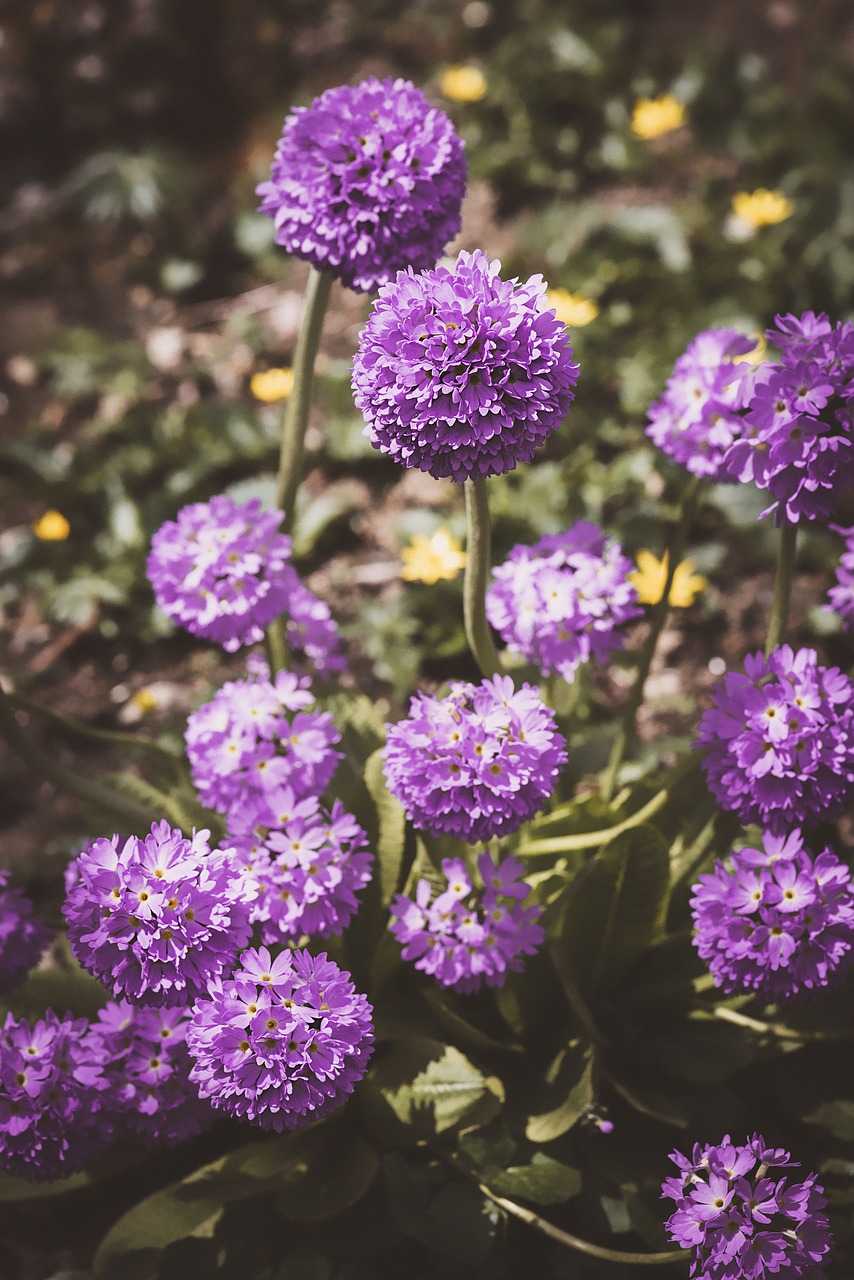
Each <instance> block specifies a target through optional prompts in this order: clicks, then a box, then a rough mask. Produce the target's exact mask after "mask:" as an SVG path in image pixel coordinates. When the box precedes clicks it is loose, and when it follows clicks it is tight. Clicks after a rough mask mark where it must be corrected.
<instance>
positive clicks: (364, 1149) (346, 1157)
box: [276, 1127, 379, 1222]
mask: <svg viewBox="0 0 854 1280" xmlns="http://www.w3.org/2000/svg"><path fill="white" fill-rule="evenodd" d="M309 1132H310V1133H311V1134H312V1136H313V1138H314V1141H313V1143H312V1149H311V1151H310V1153H307V1154H308V1159H307V1161H306V1164H305V1166H304V1168H303V1169H301V1170H300V1171H299V1176H293V1177H291V1178H288V1179H286V1186H285V1189H284V1190H283V1191H282V1192H281V1194H280V1195H279V1197H278V1199H277V1201H276V1203H277V1205H278V1208H279V1212H280V1213H282V1214H284V1216H285V1217H286V1218H297V1219H299V1220H301V1221H304V1222H321V1221H323V1219H324V1218H334V1217H335V1216H336V1214H339V1213H343V1212H344V1210H345V1209H349V1208H350V1207H351V1206H352V1205H354V1204H356V1203H357V1202H358V1201H359V1200H361V1198H362V1196H363V1195H364V1194H365V1192H366V1191H367V1190H368V1188H369V1187H370V1185H371V1183H372V1182H373V1180H374V1178H375V1176H376V1173H377V1170H378V1168H379V1160H378V1159H377V1153H376V1151H375V1149H374V1147H373V1146H372V1145H371V1143H369V1142H367V1141H366V1140H365V1139H364V1138H363V1137H362V1136H361V1135H360V1134H358V1133H356V1132H354V1131H353V1130H352V1129H345V1128H338V1127H336V1128H329V1129H317V1130H311V1131H309Z"/></svg>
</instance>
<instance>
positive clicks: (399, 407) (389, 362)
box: [353, 250, 578, 482]
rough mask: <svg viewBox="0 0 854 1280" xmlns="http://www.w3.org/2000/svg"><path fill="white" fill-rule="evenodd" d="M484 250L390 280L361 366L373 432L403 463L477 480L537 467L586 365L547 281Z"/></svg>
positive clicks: (356, 387) (358, 389)
mask: <svg viewBox="0 0 854 1280" xmlns="http://www.w3.org/2000/svg"><path fill="white" fill-rule="evenodd" d="M500 269H501V264H500V262H490V261H489V259H488V258H487V257H486V256H485V255H484V254H483V253H481V252H480V250H475V252H474V253H466V252H463V253H461V254H460V255H459V257H458V258H457V260H456V262H455V263H454V264H453V266H452V267H450V268H449V267H445V266H439V267H437V268H436V269H435V270H434V271H424V272H422V273H421V274H420V275H416V274H415V273H414V272H413V271H402V272H400V274H399V275H398V276H397V278H396V279H395V280H394V282H393V283H391V284H387V285H385V286H384V287H383V288H382V289H381V290H380V294H379V298H378V299H377V301H376V302H375V303H374V308H373V311H372V312H371V315H370V316H369V318H368V321H367V324H366V325H365V327H364V328H363V330H362V333H361V337H360V340H359V349H358V351H357V353H356V357H355V359H354V361H353V397H354V400H355V402H356V406H357V408H359V409H360V410H361V411H362V414H363V416H364V418H365V422H366V424H367V425H366V426H365V432H364V434H365V435H366V436H367V438H368V439H369V440H370V442H371V444H373V445H374V446H375V447H376V448H377V449H379V450H380V451H381V452H382V453H387V454H388V455H389V456H390V457H391V458H393V459H394V461H395V462H399V463H401V464H402V465H403V466H404V467H419V468H420V469H421V470H422V471H427V472H429V473H430V475H432V476H435V477H436V478H437V479H442V478H444V477H450V478H451V479H452V480H456V481H459V482H462V481H464V480H478V479H481V478H483V477H485V476H490V475H498V474H501V473H502V472H505V471H512V470H513V468H514V467H515V466H516V464H517V463H518V462H530V461H531V459H532V458H533V456H534V451H535V449H536V448H537V446H538V445H541V444H542V443H543V442H544V441H545V440H546V439H548V437H549V436H550V435H551V434H552V432H553V431H555V430H557V428H558V427H559V426H560V424H561V422H562V421H563V419H564V417H565V416H566V414H567V412H568V410H569V406H570V404H571V403H572V401H573V398H574V395H575V390H574V388H575V383H576V381H577V378H578V365H577V364H575V363H574V362H573V359H572V347H571V346H570V342H569V337H568V334H567V331H566V327H565V326H564V325H563V324H562V322H561V321H560V320H558V319H557V318H556V316H555V313H554V310H550V309H549V306H548V302H547V301H546V298H545V291H546V286H545V284H544V282H543V279H542V277H541V276H532V277H531V279H530V280H528V281H527V282H526V283H525V284H520V283H519V281H518V280H502V279H501V277H500V275H499V271H500Z"/></svg>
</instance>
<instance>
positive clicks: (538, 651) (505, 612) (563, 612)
mask: <svg viewBox="0 0 854 1280" xmlns="http://www.w3.org/2000/svg"><path fill="white" fill-rule="evenodd" d="M634 567H635V566H634V565H633V563H632V562H631V560H627V559H626V557H625V556H624V555H623V554H622V552H621V550H620V548H619V546H618V545H617V544H616V543H615V542H609V541H608V539H607V537H606V535H605V533H604V532H603V531H602V530H601V529H600V528H599V527H598V526H597V525H595V524H591V523H590V522H589V521H587V520H578V521H576V523H575V524H574V525H572V526H571V528H569V529H567V531H566V533H558V534H554V535H551V534H549V535H547V536H546V537H544V538H541V539H540V541H539V542H537V543H535V544H534V546H532V547H525V546H517V547H514V548H513V550H512V551H511V552H510V555H509V557H508V559H507V560H506V562H505V563H504V564H502V565H498V566H497V568H495V569H493V571H492V573H493V577H494V579H495V581H494V583H493V584H492V586H491V587H490V588H489V590H488V591H487V593H486V616H487V618H488V619H489V621H490V622H491V623H492V625H493V627H495V629H496V631H498V632H499V633H500V635H501V637H502V639H503V640H504V641H505V643H506V644H509V645H511V646H512V647H513V648H514V649H517V650H518V651H519V652H520V653H521V654H523V655H524V657H526V658H527V659H528V660H529V661H530V662H533V663H535V664H536V665H537V666H538V667H539V668H540V670H541V671H542V672H544V673H545V674H550V673H552V672H555V671H556V672H557V673H558V674H559V675H561V676H563V678H564V679H565V680H572V679H573V677H574V675H575V672H576V671H577V669H578V667H579V666H580V665H581V663H582V662H587V661H588V660H589V659H590V658H594V659H595V660H596V661H597V662H606V661H607V660H608V658H609V657H610V656H611V654H612V653H613V652H614V650H615V649H617V648H619V646H620V645H621V644H622V640H623V637H622V636H621V635H620V633H619V632H618V631H617V627H619V626H621V625H622V624H623V623H624V622H628V621H629V620H630V619H631V618H636V617H637V616H638V615H639V614H640V613H641V612H642V610H641V609H639V608H638V606H637V591H636V590H635V588H634V586H633V585H632V583H631V582H629V580H628V575H629V574H630V573H631V572H632V571H633V569H634Z"/></svg>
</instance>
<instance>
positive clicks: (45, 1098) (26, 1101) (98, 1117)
mask: <svg viewBox="0 0 854 1280" xmlns="http://www.w3.org/2000/svg"><path fill="white" fill-rule="evenodd" d="M105 1088H106V1081H105V1079H104V1076H103V1058H102V1056H101V1053H100V1047H99V1046H98V1044H97V1043H96V1041H95V1040H94V1039H93V1037H92V1035H91V1034H90V1030H89V1024H88V1022H87V1021H86V1019H85V1018H72V1017H71V1016H70V1015H69V1016H66V1017H64V1018H58V1017H57V1015H56V1014H55V1013H54V1012H53V1010H51V1009H49V1010H48V1011H47V1013H46V1014H45V1016H44V1018H42V1019H40V1020H39V1021H38V1022H35V1023H33V1024H32V1025H30V1023H29V1022H27V1021H26V1019H24V1018H21V1019H20V1021H19V1020H18V1019H16V1018H15V1017H14V1016H13V1015H12V1014H11V1013H9V1014H7V1015H6V1021H5V1023H4V1025H3V1030H2V1032H0V1135H2V1141H0V1168H2V1169H3V1170H4V1171H5V1172H6V1173H10V1174H12V1175H13V1177H16V1178H28V1179H31V1180H32V1181H35V1182H51V1181H53V1179H55V1178H65V1177H67V1176H68V1175H69V1174H72V1173H76V1172H77V1171H78V1170H80V1169H82V1168H83V1166H84V1165H85V1164H87V1163H88V1161H89V1160H91V1159H92V1158H93V1157H94V1156H96V1155H98V1154H99V1153H100V1152H101V1151H102V1150H103V1149H104V1148H105V1147H106V1145H107V1143H108V1142H109V1140H110V1137H111V1130H110V1126H109V1125H108V1124H107V1125H105V1124H104V1117H103V1116H102V1114H101V1097H102V1091H103V1090H104V1089H105Z"/></svg>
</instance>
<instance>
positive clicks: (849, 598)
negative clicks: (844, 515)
mask: <svg viewBox="0 0 854 1280" xmlns="http://www.w3.org/2000/svg"><path fill="white" fill-rule="evenodd" d="M835 532H836V533H841V534H842V536H843V538H844V539H845V546H844V549H843V551H842V555H841V556H840V557H839V564H838V566H837V569H836V585H835V586H834V587H831V588H830V592H829V605H830V608H831V609H834V610H835V611H836V612H837V613H838V614H839V616H840V618H841V619H842V625H843V626H844V627H845V629H846V631H850V630H852V628H854V527H852V528H851V529H840V528H837V529H836V530H835Z"/></svg>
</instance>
